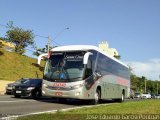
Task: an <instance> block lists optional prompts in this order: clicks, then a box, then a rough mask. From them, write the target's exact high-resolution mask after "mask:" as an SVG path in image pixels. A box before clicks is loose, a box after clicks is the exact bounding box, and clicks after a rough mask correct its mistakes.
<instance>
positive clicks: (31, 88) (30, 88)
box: [27, 87, 35, 90]
mask: <svg viewBox="0 0 160 120" xmlns="http://www.w3.org/2000/svg"><path fill="white" fill-rule="evenodd" d="M34 88H35V87H29V88H27V90H33V89H34Z"/></svg>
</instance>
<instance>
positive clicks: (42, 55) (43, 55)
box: [38, 53, 48, 65]
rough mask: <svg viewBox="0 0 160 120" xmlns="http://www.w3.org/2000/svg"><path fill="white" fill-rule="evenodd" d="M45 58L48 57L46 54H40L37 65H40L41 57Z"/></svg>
mask: <svg viewBox="0 0 160 120" xmlns="http://www.w3.org/2000/svg"><path fill="white" fill-rule="evenodd" d="M45 56H46V57H47V56H48V53H44V54H41V55H39V56H38V64H39V65H40V63H41V60H42V59H43V57H45Z"/></svg>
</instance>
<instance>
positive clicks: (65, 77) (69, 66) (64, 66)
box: [44, 52, 85, 82]
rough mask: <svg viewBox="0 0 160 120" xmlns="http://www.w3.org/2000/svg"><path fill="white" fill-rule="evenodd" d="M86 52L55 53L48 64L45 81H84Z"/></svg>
mask: <svg viewBox="0 0 160 120" xmlns="http://www.w3.org/2000/svg"><path fill="white" fill-rule="evenodd" d="M84 54H85V52H53V53H51V56H50V58H49V59H48V61H47V62H46V66H45V70H44V79H45V80H48V81H56V82H72V81H78V80H82V77H83V71H84V64H83V57H84Z"/></svg>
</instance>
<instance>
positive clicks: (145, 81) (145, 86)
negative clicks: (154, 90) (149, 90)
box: [144, 79, 146, 93]
mask: <svg viewBox="0 0 160 120" xmlns="http://www.w3.org/2000/svg"><path fill="white" fill-rule="evenodd" d="M144 81H145V90H144V91H145V93H146V79H145V80H144Z"/></svg>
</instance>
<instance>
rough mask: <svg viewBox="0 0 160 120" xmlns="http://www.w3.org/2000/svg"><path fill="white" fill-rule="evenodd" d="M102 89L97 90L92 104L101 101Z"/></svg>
mask: <svg viewBox="0 0 160 120" xmlns="http://www.w3.org/2000/svg"><path fill="white" fill-rule="evenodd" d="M100 96H101V91H100V90H99V89H97V90H96V92H95V94H94V100H92V102H91V104H93V105H96V104H98V103H99V101H100Z"/></svg>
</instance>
